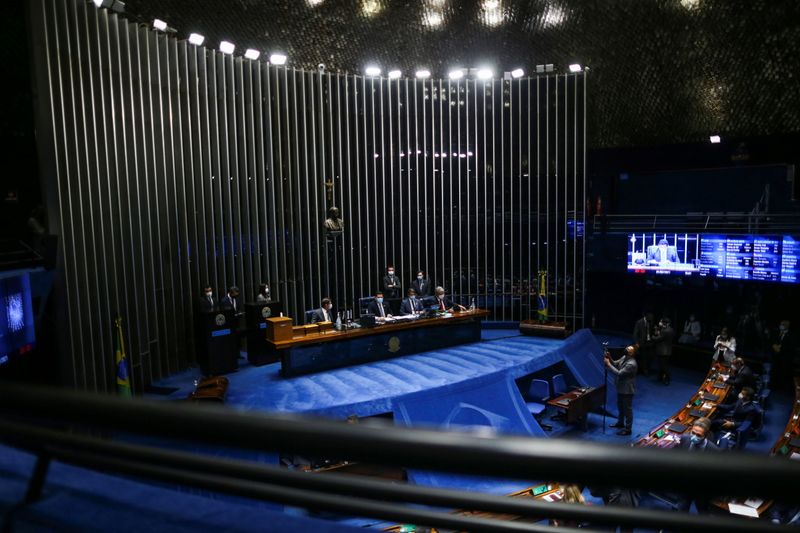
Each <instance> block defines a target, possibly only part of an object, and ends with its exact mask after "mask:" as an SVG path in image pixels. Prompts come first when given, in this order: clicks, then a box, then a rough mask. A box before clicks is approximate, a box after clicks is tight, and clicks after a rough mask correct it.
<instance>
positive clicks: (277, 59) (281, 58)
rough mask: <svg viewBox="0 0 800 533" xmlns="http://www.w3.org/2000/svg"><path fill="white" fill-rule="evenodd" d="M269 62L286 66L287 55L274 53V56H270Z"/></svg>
mask: <svg viewBox="0 0 800 533" xmlns="http://www.w3.org/2000/svg"><path fill="white" fill-rule="evenodd" d="M269 62H270V63H272V64H273V65H285V64H286V54H282V53H280V52H274V53H273V54H272V55H270V56H269Z"/></svg>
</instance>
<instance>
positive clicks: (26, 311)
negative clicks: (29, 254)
mask: <svg viewBox="0 0 800 533" xmlns="http://www.w3.org/2000/svg"><path fill="white" fill-rule="evenodd" d="M34 341H35V334H34V327H33V306H32V305H31V283H30V278H29V276H28V274H27V273H25V274H20V275H13V276H7V277H2V276H0V364H3V363H5V362H7V361H8V360H9V357H10V356H13V355H16V354H20V353H25V352H28V351H30V350H32V349H33V345H34Z"/></svg>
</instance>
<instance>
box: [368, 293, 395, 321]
mask: <svg viewBox="0 0 800 533" xmlns="http://www.w3.org/2000/svg"><path fill="white" fill-rule="evenodd" d="M367 313H370V314H372V315H375V320H377V321H378V322H383V321H385V320H386V319H387V318H392V311H391V310H390V309H389V306H388V305H387V304H386V303H385V302H384V301H383V293H382V292H377V293H375V299H374V300H372V301H371V302H370V303H369V305H368V306H367Z"/></svg>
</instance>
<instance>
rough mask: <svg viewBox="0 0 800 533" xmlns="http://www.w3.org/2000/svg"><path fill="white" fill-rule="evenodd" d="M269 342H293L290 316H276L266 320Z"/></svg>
mask: <svg viewBox="0 0 800 533" xmlns="http://www.w3.org/2000/svg"><path fill="white" fill-rule="evenodd" d="M266 322H267V340H268V341H271V342H283V341H291V340H292V337H293V334H292V319H291V318H289V317H288V316H274V317H270V318H268V319H267V320H266Z"/></svg>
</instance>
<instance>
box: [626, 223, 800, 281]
mask: <svg viewBox="0 0 800 533" xmlns="http://www.w3.org/2000/svg"><path fill="white" fill-rule="evenodd" d="M798 253H800V246H798V242H797V240H796V239H795V238H794V237H792V236H789V235H783V236H780V235H778V236H776V235H712V234H709V235H705V234H694V235H692V234H658V233H648V234H631V235H629V238H628V272H633V273H637V274H642V273H647V272H652V273H656V274H678V275H684V276H686V275H688V276H694V275H698V276H700V277H714V278H725V279H744V280H756V281H775V282H783V283H797V280H798V272H797V256H798Z"/></svg>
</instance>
